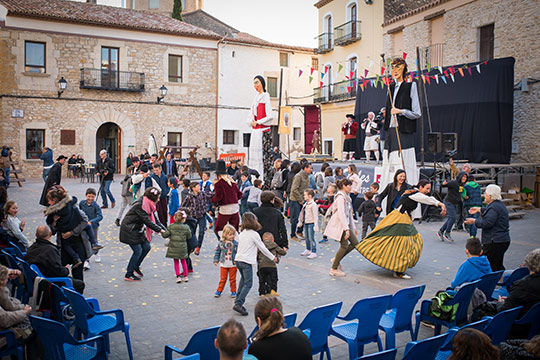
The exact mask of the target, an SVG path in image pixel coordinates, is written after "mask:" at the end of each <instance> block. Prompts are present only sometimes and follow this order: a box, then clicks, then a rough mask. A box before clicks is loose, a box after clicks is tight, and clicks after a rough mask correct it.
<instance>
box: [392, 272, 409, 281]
mask: <svg viewBox="0 0 540 360" xmlns="http://www.w3.org/2000/svg"><path fill="white" fill-rule="evenodd" d="M394 277H395V278H397V279H405V280H409V279H410V278H411V276H410V275H407V274H405V273H398V272H395V273H394Z"/></svg>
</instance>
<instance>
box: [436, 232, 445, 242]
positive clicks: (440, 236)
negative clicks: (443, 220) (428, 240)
mask: <svg viewBox="0 0 540 360" xmlns="http://www.w3.org/2000/svg"><path fill="white" fill-rule="evenodd" d="M437 237H438V238H439V240H441V241H444V234H443V232H442V231H441V230H439V231H437Z"/></svg>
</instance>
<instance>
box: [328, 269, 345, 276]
mask: <svg viewBox="0 0 540 360" xmlns="http://www.w3.org/2000/svg"><path fill="white" fill-rule="evenodd" d="M345 275H346V274H345V273H344V272H343V271H341V270H339V269H330V276H345Z"/></svg>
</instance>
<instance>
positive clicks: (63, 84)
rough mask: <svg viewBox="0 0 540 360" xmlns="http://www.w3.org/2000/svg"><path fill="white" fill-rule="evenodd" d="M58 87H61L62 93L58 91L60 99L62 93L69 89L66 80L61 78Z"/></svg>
mask: <svg viewBox="0 0 540 360" xmlns="http://www.w3.org/2000/svg"><path fill="white" fill-rule="evenodd" d="M58 86H59V87H60V91H58V98H60V96H62V93H63V92H64V90H66V87H67V81H66V79H64V77H63V76H62V77H61V78H60V80H58Z"/></svg>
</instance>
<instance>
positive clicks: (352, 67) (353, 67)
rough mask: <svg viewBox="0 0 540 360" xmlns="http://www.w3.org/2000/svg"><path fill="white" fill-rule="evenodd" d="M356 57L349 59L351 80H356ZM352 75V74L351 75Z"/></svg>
mask: <svg viewBox="0 0 540 360" xmlns="http://www.w3.org/2000/svg"><path fill="white" fill-rule="evenodd" d="M356 68H357V67H356V56H355V57H352V58H350V59H349V74H347V76H350V79H351V80H352V79H356ZM351 73H352V74H351Z"/></svg>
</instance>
